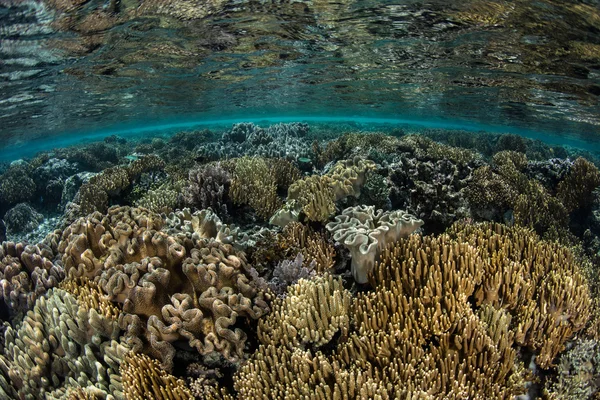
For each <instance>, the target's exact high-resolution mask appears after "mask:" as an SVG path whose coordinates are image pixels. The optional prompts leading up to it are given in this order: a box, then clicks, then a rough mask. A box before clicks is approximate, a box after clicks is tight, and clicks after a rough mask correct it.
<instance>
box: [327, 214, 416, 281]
mask: <svg viewBox="0 0 600 400" xmlns="http://www.w3.org/2000/svg"><path fill="white" fill-rule="evenodd" d="M421 225H423V221H421V220H419V219H417V218H415V217H414V216H412V215H410V214H408V213H406V212H404V211H392V212H389V211H383V210H375V207H374V206H358V207H348V208H347V209H345V210H344V211H342V213H341V214H340V215H338V216H336V217H335V222H330V223H328V224H327V225H326V227H327V230H328V231H329V232H331V233H333V240H335V241H336V242H340V243H343V244H344V245H345V246H346V247H348V249H349V250H350V254H351V255H352V275H353V276H354V279H355V280H356V282H358V283H367V276H368V274H369V273H370V272H371V271H372V270H373V267H374V265H375V261H376V260H377V258H378V257H379V255H380V254H381V252H382V251H383V249H384V248H385V247H386V246H387V245H388V244H390V243H393V242H395V241H397V240H398V239H400V238H403V237H407V236H408V235H410V234H411V233H413V232H414V231H415V230H417V229H418V228H420V227H421Z"/></svg>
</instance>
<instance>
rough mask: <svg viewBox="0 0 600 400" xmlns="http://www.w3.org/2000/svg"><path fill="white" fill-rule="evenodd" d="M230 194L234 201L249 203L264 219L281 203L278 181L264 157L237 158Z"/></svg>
mask: <svg viewBox="0 0 600 400" xmlns="http://www.w3.org/2000/svg"><path fill="white" fill-rule="evenodd" d="M230 194H231V198H232V199H233V202H234V203H236V204H248V205H249V206H250V207H252V208H253V209H254V210H255V211H256V213H257V215H258V216H259V217H261V218H263V219H268V218H269V217H270V216H271V215H273V213H274V212H275V210H277V209H278V208H279V206H280V205H281V204H280V203H281V201H280V200H279V197H277V181H276V179H275V176H274V174H273V171H272V169H271V168H270V167H269V166H268V165H267V163H266V161H265V159H263V158H250V157H243V158H239V159H237V160H236V162H235V169H234V172H233V178H232V181H231V190H230Z"/></svg>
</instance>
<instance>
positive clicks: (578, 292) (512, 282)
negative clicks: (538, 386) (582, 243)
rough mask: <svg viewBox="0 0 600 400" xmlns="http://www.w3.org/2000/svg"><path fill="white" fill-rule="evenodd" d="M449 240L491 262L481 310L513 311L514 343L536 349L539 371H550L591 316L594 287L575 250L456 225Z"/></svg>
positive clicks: (528, 235) (496, 228) (489, 227)
mask: <svg viewBox="0 0 600 400" xmlns="http://www.w3.org/2000/svg"><path fill="white" fill-rule="evenodd" d="M450 234H451V235H452V236H453V237H456V238H457V239H459V240H462V241H466V242H469V243H471V244H473V245H475V246H477V248H478V249H479V252H480V254H481V257H482V259H483V260H486V262H484V263H483V264H482V267H483V269H484V275H483V279H482V282H481V286H480V287H479V288H478V289H477V290H476V291H475V293H474V297H475V299H476V302H477V304H489V305H492V306H493V307H495V308H505V309H507V310H509V311H510V312H511V314H512V315H513V325H512V326H511V328H512V329H513V330H514V332H515V342H516V343H518V344H520V345H522V346H527V347H530V348H532V349H534V350H535V351H536V352H537V353H538V356H537V357H536V363H537V364H538V365H539V366H541V367H542V368H548V367H550V366H551V365H552V362H553V360H554V358H555V357H556V355H557V354H558V353H559V352H560V351H562V349H564V345H565V343H566V341H567V340H568V339H569V338H570V337H572V336H573V334H574V333H576V332H578V331H579V330H581V329H583V328H584V326H585V324H586V322H587V321H588V319H589V317H590V313H591V297H590V291H589V287H588V284H587V281H586V279H585V277H584V275H583V272H582V271H581V270H580V267H579V266H578V265H577V263H576V260H575V258H574V256H573V254H572V252H571V250H570V249H569V248H567V247H564V246H562V245H560V244H558V243H549V242H545V241H542V240H540V238H539V237H538V236H537V235H536V234H535V233H533V232H532V231H531V230H528V229H525V228H519V227H515V228H508V227H506V226H504V225H500V224H478V225H468V224H455V225H454V226H453V227H452V229H451V230H450Z"/></svg>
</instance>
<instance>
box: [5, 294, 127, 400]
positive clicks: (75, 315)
mask: <svg viewBox="0 0 600 400" xmlns="http://www.w3.org/2000/svg"><path fill="white" fill-rule="evenodd" d="M81 305H82V303H80V302H79V301H78V300H77V298H76V296H73V295H71V294H70V293H69V292H67V291H64V290H61V289H58V288H54V289H50V290H49V291H48V292H47V293H46V295H45V296H43V297H40V298H39V299H38V300H37V301H36V304H35V307H34V309H33V311H30V312H29V313H28V314H27V315H26V316H25V319H24V320H23V322H22V323H21V324H19V325H18V326H17V327H16V328H14V329H13V328H12V327H7V328H6V330H5V332H4V338H5V340H4V343H5V348H4V351H3V355H2V356H0V369H1V370H2V372H3V374H4V375H5V376H7V377H9V378H10V387H3V389H4V391H5V392H6V393H11V394H12V395H11V397H13V398H15V397H16V398H23V399H36V398H46V395H48V397H50V398H52V397H54V396H56V395H58V394H59V393H60V392H61V389H64V391H67V390H68V388H69V387H73V386H79V387H82V388H85V390H86V391H90V390H92V391H93V392H94V393H100V394H102V396H101V398H111V396H112V398H114V399H124V396H123V392H122V385H121V376H120V375H119V373H118V371H119V365H120V363H121V360H122V358H123V357H124V356H125V354H126V353H127V352H128V351H129V348H128V346H127V345H126V344H124V343H122V342H120V341H119V336H120V335H121V330H120V328H119V327H118V324H117V322H116V320H115V319H114V318H113V317H112V316H111V317H106V316H105V315H104V314H103V313H101V312H100V313H99V312H97V311H96V309H95V308H88V307H82V306H81ZM99 397H100V396H99Z"/></svg>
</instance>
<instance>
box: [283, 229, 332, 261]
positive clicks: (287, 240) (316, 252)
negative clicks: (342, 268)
mask: <svg viewBox="0 0 600 400" xmlns="http://www.w3.org/2000/svg"><path fill="white" fill-rule="evenodd" d="M277 243H278V247H279V248H280V249H281V250H284V251H285V253H286V255H287V256H288V257H289V256H292V257H293V256H294V254H298V253H302V256H303V261H304V263H303V264H304V266H305V267H309V266H311V265H312V266H313V268H314V269H315V270H316V271H317V272H325V271H327V270H329V269H331V268H332V267H333V265H334V264H335V249H334V248H333V246H332V245H331V244H330V243H329V242H328V241H327V238H326V237H325V234H324V233H322V232H315V231H314V230H313V229H311V228H310V227H308V226H306V225H303V224H301V223H299V222H291V223H289V224H288V225H286V227H285V228H283V232H282V234H281V235H278V237H277Z"/></svg>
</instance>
